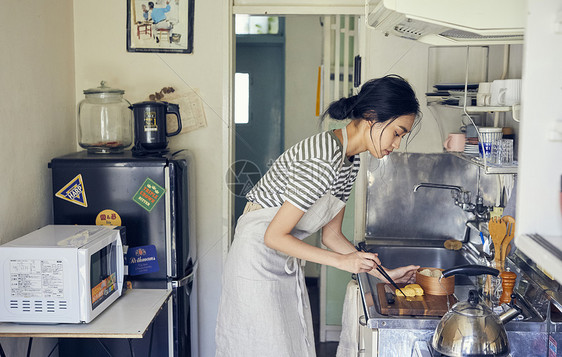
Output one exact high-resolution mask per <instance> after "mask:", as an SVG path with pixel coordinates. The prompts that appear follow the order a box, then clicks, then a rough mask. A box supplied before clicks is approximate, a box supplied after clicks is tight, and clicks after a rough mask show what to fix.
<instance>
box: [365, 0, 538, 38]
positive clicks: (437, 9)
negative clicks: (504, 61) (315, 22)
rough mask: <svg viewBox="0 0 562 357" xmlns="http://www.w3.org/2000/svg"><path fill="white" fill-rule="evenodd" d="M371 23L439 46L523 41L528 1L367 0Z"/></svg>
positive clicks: (369, 23)
mask: <svg viewBox="0 0 562 357" xmlns="http://www.w3.org/2000/svg"><path fill="white" fill-rule="evenodd" d="M365 12H366V13H365V17H366V21H367V24H368V26H370V27H372V28H374V29H377V30H379V31H382V32H384V33H385V34H386V35H387V36H388V35H395V36H400V37H404V38H408V39H412V40H418V41H421V42H424V43H428V44H430V45H436V46H467V45H475V46H477V45H494V44H498V45H499V44H520V43H523V33H524V30H525V21H526V14H527V1H526V0H492V1H490V0H365Z"/></svg>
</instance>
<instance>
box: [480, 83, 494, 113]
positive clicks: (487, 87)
mask: <svg viewBox="0 0 562 357" xmlns="http://www.w3.org/2000/svg"><path fill="white" fill-rule="evenodd" d="M491 92H492V83H491V82H482V83H479V84H478V93H476V105H477V106H479V107H483V106H486V105H490V103H491V102H490V101H491V97H492V94H491Z"/></svg>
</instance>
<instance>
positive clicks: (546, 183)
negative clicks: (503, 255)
mask: <svg viewBox="0 0 562 357" xmlns="http://www.w3.org/2000/svg"><path fill="white" fill-rule="evenodd" d="M561 28H562V8H561V7H560V1H559V0H545V1H539V2H537V1H529V9H528V17H527V31H526V32H525V36H526V45H525V61H524V69H523V70H524V72H523V91H522V97H523V100H524V105H523V112H522V118H521V132H522V134H521V141H520V148H519V163H520V165H519V179H518V191H517V225H518V227H517V228H516V238H515V244H516V245H517V247H518V248H519V249H521V251H523V252H524V253H525V254H526V255H527V256H528V257H529V258H531V259H532V260H533V261H534V262H536V263H537V264H540V265H541V266H542V268H543V269H545V270H546V271H548V273H550V274H551V275H552V276H553V277H554V278H555V279H556V280H557V281H558V282H559V283H562V257H561V255H562V253H561V250H560V249H561V247H562V207H561V206H562V202H561V194H562V192H561V190H562V187H561V185H562V182H561V181H562V140H561V136H562V132H561V131H562V130H561V129H560V128H561V127H562V124H561V123H562V100H561V98H562V67H561V66H560V58H561V57H562V30H561ZM532 234H539V235H540V236H542V237H543V238H544V239H545V240H546V243H545V242H541V240H540V239H535V238H536V236H533V235H532Z"/></svg>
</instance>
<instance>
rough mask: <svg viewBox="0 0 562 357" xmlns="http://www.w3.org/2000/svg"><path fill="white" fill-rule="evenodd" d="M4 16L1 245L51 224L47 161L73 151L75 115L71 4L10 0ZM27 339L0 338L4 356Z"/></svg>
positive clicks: (19, 350) (0, 41) (17, 351)
mask: <svg viewBox="0 0 562 357" xmlns="http://www.w3.org/2000/svg"><path fill="white" fill-rule="evenodd" d="M2 12H3V13H4V14H5V16H3V17H2V21H1V22H0V32H1V33H2V36H0V48H2V54H0V71H1V72H0V73H1V76H0V78H1V83H2V86H0V98H2V99H0V103H1V104H0V122H1V129H0V142H2V150H0V162H1V164H2V173H1V174H0V187H2V200H0V242H1V243H5V242H8V241H10V240H12V239H15V238H17V237H19V236H21V235H24V234H26V233H29V232H31V231H33V230H35V229H37V228H40V227H42V226H44V225H46V224H48V223H50V222H52V213H51V211H52V209H51V206H52V203H51V191H52V189H51V176H50V175H51V173H50V170H49V169H48V168H47V164H48V162H49V160H50V159H51V158H52V157H55V156H58V155H61V154H64V153H68V152H70V151H72V150H73V149H74V147H75V145H76V135H75V128H76V124H75V122H76V118H75V111H76V110H75V98H74V47H73V23H72V17H73V14H72V1H71V0H62V1H55V2H47V1H23V2H21V1H20V2H13V1H9V2H3V3H2ZM8 14H9V15H8ZM27 342H28V339H27V338H12V339H6V338H2V339H0V343H1V344H2V347H3V349H4V351H5V352H6V354H7V355H8V356H23V355H25V351H26V349H27ZM54 343H55V341H53V340H51V339H35V340H34V342H33V349H32V355H33V356H45V355H47V354H48V353H49V351H50V350H51V348H52V347H53V346H54ZM45 351H46V352H45Z"/></svg>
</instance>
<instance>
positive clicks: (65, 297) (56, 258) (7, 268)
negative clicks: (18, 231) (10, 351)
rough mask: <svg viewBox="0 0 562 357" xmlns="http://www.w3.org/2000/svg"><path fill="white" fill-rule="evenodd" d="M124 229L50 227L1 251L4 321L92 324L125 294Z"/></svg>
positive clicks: (0, 295)
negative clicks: (122, 232)
mask: <svg viewBox="0 0 562 357" xmlns="http://www.w3.org/2000/svg"><path fill="white" fill-rule="evenodd" d="M123 229H124V228H123V227H110V226H79V225H50V226H46V227H43V228H41V229H38V230H36V231H34V232H31V233H29V234H27V235H25V236H23V237H20V238H17V239H14V240H12V241H10V242H8V243H6V244H3V245H2V246H0V321H2V322H22V323H87V322H90V321H92V320H93V319H94V318H95V317H96V316H98V315H99V314H100V313H101V312H102V311H103V310H105V309H106V308H107V307H108V306H109V305H111V303H113V302H114V301H115V300H117V298H119V296H121V293H122V291H123V271H124V265H123V264H124V259H123V245H122V242H121V231H122V230H123Z"/></svg>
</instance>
